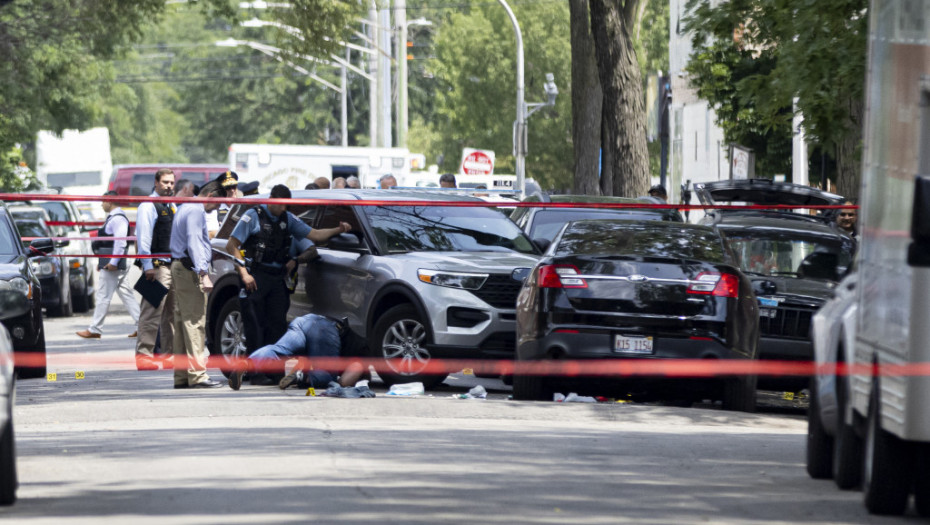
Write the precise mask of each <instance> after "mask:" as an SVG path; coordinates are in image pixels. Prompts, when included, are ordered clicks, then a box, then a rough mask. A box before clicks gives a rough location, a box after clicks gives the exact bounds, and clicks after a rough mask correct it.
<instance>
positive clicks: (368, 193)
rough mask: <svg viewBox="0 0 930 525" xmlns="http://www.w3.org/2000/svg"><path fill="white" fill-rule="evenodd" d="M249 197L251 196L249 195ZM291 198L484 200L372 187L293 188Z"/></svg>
mask: <svg viewBox="0 0 930 525" xmlns="http://www.w3.org/2000/svg"><path fill="white" fill-rule="evenodd" d="M269 195H270V193H262V194H259V195H255V196H254V197H260V198H264V199H267V198H269ZM249 197H252V195H250V196H249ZM291 198H292V199H332V200H378V201H424V202H429V201H466V202H484V201H483V200H482V199H479V198H478V197H472V196H470V195H458V194H455V193H446V192H440V191H429V190H373V189H354V188H353V189H348V188H344V189H340V190H334V189H329V190H293V191H291Z"/></svg>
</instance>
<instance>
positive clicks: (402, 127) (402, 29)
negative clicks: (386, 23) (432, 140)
mask: <svg viewBox="0 0 930 525" xmlns="http://www.w3.org/2000/svg"><path fill="white" fill-rule="evenodd" d="M394 22H395V23H396V24H397V43H396V44H395V46H396V48H397V123H396V124H397V126H396V127H397V129H396V130H395V133H396V134H397V147H398V148H406V147H407V3H406V0H394Z"/></svg>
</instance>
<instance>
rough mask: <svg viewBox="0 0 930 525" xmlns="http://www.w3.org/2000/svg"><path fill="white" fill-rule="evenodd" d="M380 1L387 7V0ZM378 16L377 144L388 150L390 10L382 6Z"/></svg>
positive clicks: (389, 118)
mask: <svg viewBox="0 0 930 525" xmlns="http://www.w3.org/2000/svg"><path fill="white" fill-rule="evenodd" d="M382 1H383V2H384V3H385V4H388V5H389V0H382ZM379 14H380V18H379V21H378V28H377V34H378V40H377V42H378V47H380V48H381V52H380V53H379V55H378V60H379V61H380V63H379V66H378V67H379V69H378V72H379V73H380V74H381V78H380V79H379V80H378V91H379V94H380V101H381V103H380V105H381V108H380V110H379V112H378V113H379V117H380V122H381V130H380V131H379V138H380V139H381V140H380V141H379V142H380V146H381V147H383V148H390V147H391V146H392V144H393V140H392V138H391V88H392V87H393V86H392V84H393V82H391V10H390V8H389V7H386V6H385V5H384V4H382V7H381V8H380V10H379Z"/></svg>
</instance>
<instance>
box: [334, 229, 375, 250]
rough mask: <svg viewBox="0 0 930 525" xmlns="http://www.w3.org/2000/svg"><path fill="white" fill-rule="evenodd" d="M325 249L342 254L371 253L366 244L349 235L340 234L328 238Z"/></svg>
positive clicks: (360, 239)
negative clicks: (341, 252)
mask: <svg viewBox="0 0 930 525" xmlns="http://www.w3.org/2000/svg"><path fill="white" fill-rule="evenodd" d="M326 247H327V248H329V249H330V250H339V251H343V252H355V253H371V249H369V247H368V242H366V241H365V240H364V239H362V238H360V237H358V236H357V235H353V234H351V233H340V234H339V235H336V236H334V237H330V239H329V241H328V242H327V244H326Z"/></svg>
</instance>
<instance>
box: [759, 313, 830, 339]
mask: <svg viewBox="0 0 930 525" xmlns="http://www.w3.org/2000/svg"><path fill="white" fill-rule="evenodd" d="M775 311H776V313H775V317H760V318H759V331H760V332H761V334H762V336H763V337H784V338H788V339H807V338H808V336H809V335H810V331H811V317H812V316H813V315H814V312H816V309H814V308H804V307H801V308H797V307H790V306H779V307H778V308H777V309H776V310H775Z"/></svg>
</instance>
